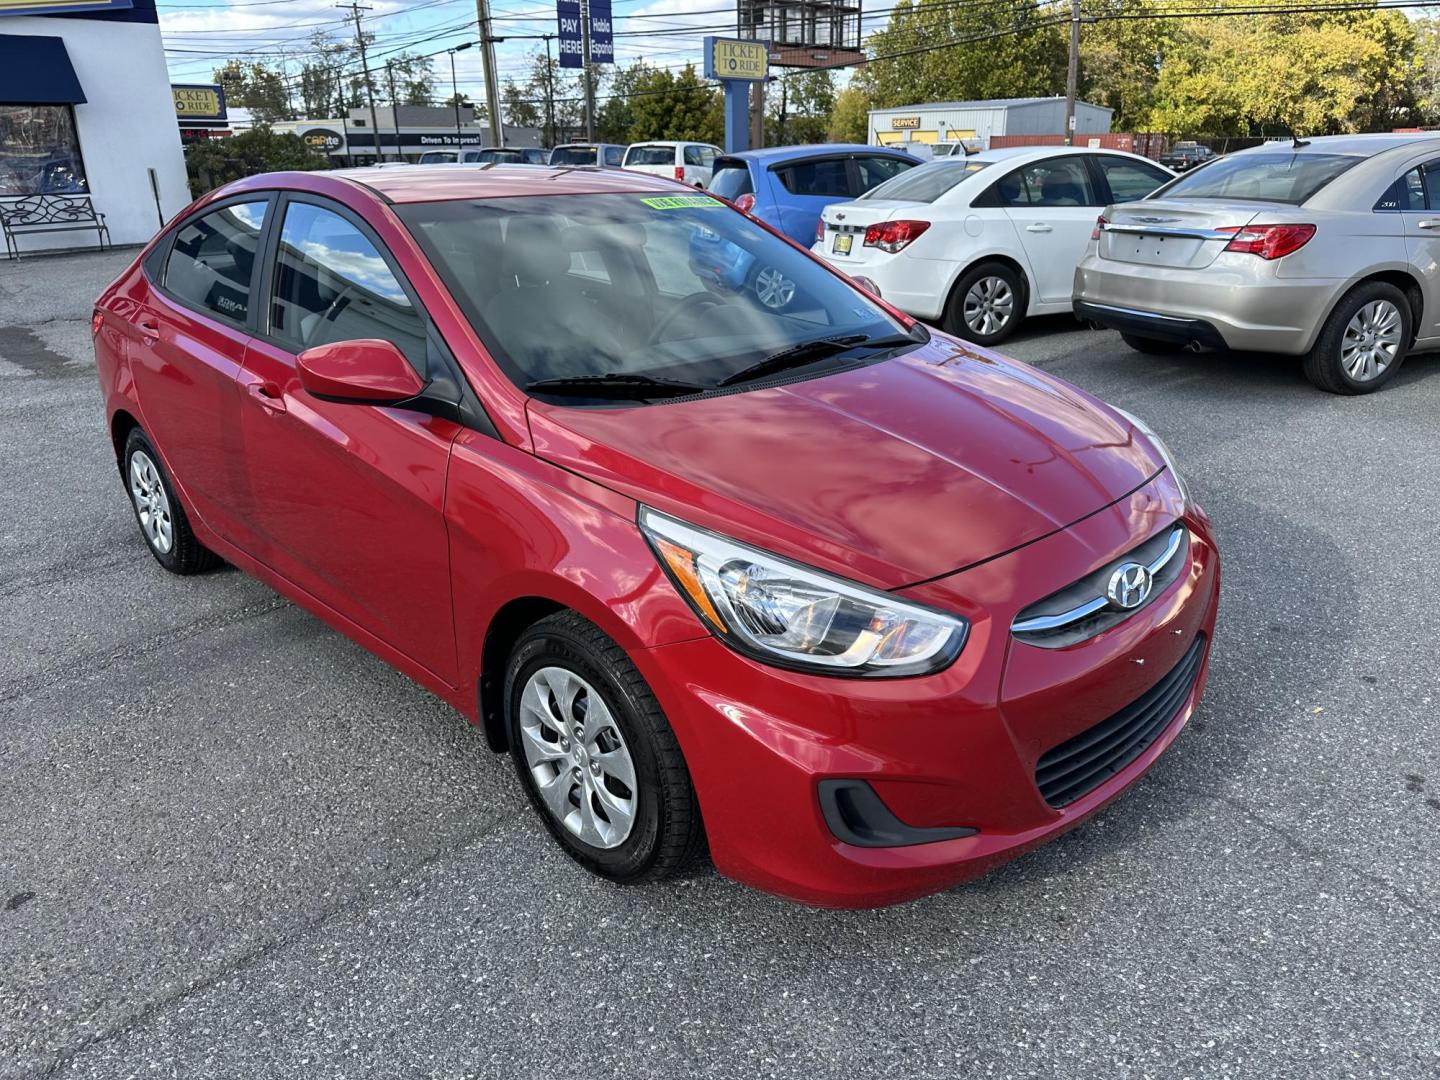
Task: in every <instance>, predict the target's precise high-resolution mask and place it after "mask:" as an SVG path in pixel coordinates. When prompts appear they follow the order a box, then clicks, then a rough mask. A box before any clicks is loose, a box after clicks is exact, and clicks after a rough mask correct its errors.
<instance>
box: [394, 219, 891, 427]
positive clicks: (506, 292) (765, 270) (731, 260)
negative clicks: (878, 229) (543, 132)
mask: <svg viewBox="0 0 1440 1080" xmlns="http://www.w3.org/2000/svg"><path fill="white" fill-rule="evenodd" d="M395 209H396V211H397V212H398V213H399V214H400V217H401V218H402V220H404V222H405V223H406V225H407V226H408V227H409V229H410V231H411V232H412V233H413V234H414V235H415V236H416V238H417V239H418V240H419V242H420V244H421V246H422V247H423V248H424V249H425V251H426V253H427V255H428V256H429V258H430V260H431V261H432V263H433V264H434V265H435V267H436V269H437V270H438V271H439V273H440V276H441V277H442V278H443V279H444V281H445V284H446V287H447V288H448V289H449V290H450V292H451V294H452V295H453V296H454V297H455V298H456V300H457V301H458V302H459V304H460V306H461V308H462V309H463V310H464V311H465V314H466V316H467V317H468V318H469V319H470V321H471V323H472V324H473V325H474V327H475V330H476V332H477V333H478V334H479V335H480V337H481V339H482V340H484V341H485V343H486V345H487V347H488V348H489V351H490V353H491V355H492V356H494V358H495V360H496V362H497V363H498V364H499V365H500V366H501V368H502V369H503V370H504V371H505V373H506V374H507V375H508V376H509V377H510V378H511V379H512V380H514V381H515V383H516V384H517V385H519V386H521V387H522V388H524V387H528V386H530V384H532V383H535V382H538V381H541V380H547V379H574V378H576V377H582V378H583V377H586V376H611V375H616V374H619V375H621V376H622V377H625V376H631V377H634V376H642V377H649V378H651V379H668V380H672V381H675V380H679V381H681V382H683V383H685V384H695V385H703V386H704V387H707V388H708V387H712V386H714V385H715V384H716V383H718V382H719V381H720V380H722V379H724V378H725V377H727V376H730V375H734V374H736V373H737V372H739V371H741V370H742V369H744V368H747V367H750V366H751V365H752V364H754V363H755V362H757V361H759V360H762V359H765V358H767V357H770V356H772V355H774V354H775V353H776V352H778V351H780V350H782V349H787V348H789V347H791V346H793V345H798V344H801V343H809V342H813V341H815V340H817V339H822V338H832V337H837V336H839V337H844V338H849V337H850V336H851V335H854V336H855V337H856V339H857V340H860V341H868V340H871V339H884V338H894V337H895V336H896V335H897V334H901V333H902V330H901V327H900V326H899V325H898V324H897V323H896V322H895V321H894V320H893V319H892V318H891V317H890V316H889V315H887V314H886V313H885V312H884V311H883V310H882V309H881V308H879V307H878V306H877V305H876V304H875V303H873V302H872V301H871V300H870V298H868V297H867V296H866V294H864V293H862V292H859V291H858V290H856V289H855V288H854V287H853V286H851V285H849V284H847V283H846V282H845V281H844V280H842V279H840V278H838V277H836V276H835V275H834V274H832V273H830V272H829V271H828V270H826V269H825V268H824V267H823V266H820V265H818V264H817V263H816V262H815V261H814V260H813V259H811V258H809V257H808V256H807V255H805V254H804V253H802V252H799V251H796V250H795V249H794V248H793V247H792V246H791V245H790V244H788V243H786V242H785V241H783V240H781V239H779V238H777V237H776V236H774V235H773V234H772V233H770V232H769V231H768V230H766V229H764V228H762V227H761V226H759V225H757V224H755V223H754V222H753V221H751V220H750V219H749V218H747V217H745V216H744V215H743V214H740V213H737V212H735V211H733V210H731V209H730V208H728V207H727V206H725V205H724V204H723V203H721V202H719V201H718V200H716V199H713V198H711V197H710V196H708V195H658V196H657V195H646V194H645V193H642V192H637V193H629V194H604V195H598V194H597V195H565V196H528V197H522V198H505V199H484V200H475V201H466V200H456V201H450V202H427V203H412V204H408V205H401V206H397V207H396V208H395ZM477 251H484V252H486V257H487V259H488V258H493V259H494V260H495V261H496V262H498V268H497V272H496V273H494V274H480V273H476V271H475V267H474V264H475V261H476V260H475V256H474V253H475V252H477ZM492 253H493V255H492ZM906 340H907V341H908V340H909V339H906ZM860 347H861V348H863V346H860ZM892 347H894V346H893V345H892ZM842 351H843V350H842ZM822 355H823V353H822ZM537 392H538V391H537ZM638 396H639V397H641V398H644V397H645V395H644V394H640V395H638ZM576 403H579V404H592V403H593V402H592V401H590V400H577V402H576Z"/></svg>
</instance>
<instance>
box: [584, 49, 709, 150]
mask: <svg viewBox="0 0 1440 1080" xmlns="http://www.w3.org/2000/svg"><path fill="white" fill-rule="evenodd" d="M629 94H630V97H629V105H630V112H631V117H632V120H631V125H630V137H629V140H628V141H629V142H648V141H650V140H652V139H683V140H695V141H698V142H711V143H718V142H719V141H720V140H721V139H723V138H724V137H725V118H724V114H723V112H722V111H721V105H720V102H719V95H717V94H716V93H715V91H714V90H713V89H712V88H711V87H710V86H709V84H707V83H705V82H703V81H702V80H701V79H700V76H699V75H697V74H696V73H695V67H694V65H693V64H686V65H685V67H684V68H682V69H681V70H680V72H679V73H678V74H672V73H671V72H669V71H667V70H665V69H663V68H649V67H647V68H645V69H644V70H643V71H641V72H639V73H637V74H636V77H635V79H634V80H633V83H632V84H631V86H630V88H629ZM612 100H613V98H612Z"/></svg>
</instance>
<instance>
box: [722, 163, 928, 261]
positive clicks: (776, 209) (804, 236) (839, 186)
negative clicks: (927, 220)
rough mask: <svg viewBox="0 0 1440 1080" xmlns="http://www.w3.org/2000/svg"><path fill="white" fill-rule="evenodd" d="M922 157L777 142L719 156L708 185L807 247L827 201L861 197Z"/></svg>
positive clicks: (843, 200)
mask: <svg viewBox="0 0 1440 1080" xmlns="http://www.w3.org/2000/svg"><path fill="white" fill-rule="evenodd" d="M920 163H921V162H920V159H919V158H917V157H914V156H912V155H910V154H907V153H905V152H904V151H903V150H891V149H888V148H886V147H883V146H861V145H859V144H857V143H823V144H816V145H812V146H777V147H774V148H772V149H769V150H746V151H744V152H743V153H739V154H724V155H722V156H721V157H718V158H716V159H715V172H714V175H712V176H711V178H710V184H709V190H710V191H713V192H714V193H715V194H716V195H719V196H720V197H721V198H722V199H729V200H730V201H731V202H732V203H734V204H735V205H736V206H738V207H740V209H741V210H744V211H745V212H746V213H748V214H751V215H752V216H754V217H757V218H759V219H760V220H761V221H763V222H765V223H766V224H767V225H772V226H774V227H775V228H777V229H779V230H780V231H781V232H783V233H784V234H785V235H786V236H788V237H790V239H791V240H794V241H795V242H796V243H797V244H802V245H804V246H805V247H807V248H808V247H809V246H810V245H811V244H813V243H814V242H815V226H816V225H817V224H819V222H820V211H822V210H824V209H825V207H827V206H829V205H830V204H831V203H837V202H848V201H849V200H851V199H855V198H858V197H859V196H861V195H863V194H864V193H865V192H867V191H869V190H870V189H871V188H873V187H874V186H875V185H876V184H880V183H883V182H884V181H886V180H889V179H890V178H891V177H892V176H895V175H896V174H897V173H902V172H904V171H905V170H906V169H913V168H914V167H915V166H916V165H919V164H920Z"/></svg>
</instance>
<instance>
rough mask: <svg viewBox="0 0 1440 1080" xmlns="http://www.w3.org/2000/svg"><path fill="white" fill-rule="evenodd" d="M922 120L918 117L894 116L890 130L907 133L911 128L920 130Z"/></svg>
mask: <svg viewBox="0 0 1440 1080" xmlns="http://www.w3.org/2000/svg"><path fill="white" fill-rule="evenodd" d="M919 127H920V118H919V117H918V116H892V117H891V118H890V130H892V131H905V130H907V129H910V128H914V129H917V130H918V129H919Z"/></svg>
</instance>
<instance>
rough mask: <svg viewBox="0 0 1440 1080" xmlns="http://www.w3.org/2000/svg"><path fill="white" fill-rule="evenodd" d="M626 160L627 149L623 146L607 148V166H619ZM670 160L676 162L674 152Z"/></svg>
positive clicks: (671, 153)
mask: <svg viewBox="0 0 1440 1080" xmlns="http://www.w3.org/2000/svg"><path fill="white" fill-rule="evenodd" d="M624 160H625V148H624V147H623V146H607V147H605V164H606V165H619V164H620V162H622V161H624ZM670 160H671V161H674V160H675V152H674V151H673V150H672V151H671V152H670Z"/></svg>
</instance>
